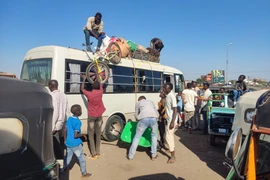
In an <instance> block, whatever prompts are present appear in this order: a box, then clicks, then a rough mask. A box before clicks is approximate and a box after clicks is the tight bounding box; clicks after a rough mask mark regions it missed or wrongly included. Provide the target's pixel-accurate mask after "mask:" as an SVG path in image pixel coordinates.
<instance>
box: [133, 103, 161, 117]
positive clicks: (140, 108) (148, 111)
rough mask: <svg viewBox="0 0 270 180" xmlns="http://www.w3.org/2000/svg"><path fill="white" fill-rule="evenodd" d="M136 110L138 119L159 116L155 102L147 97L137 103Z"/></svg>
mask: <svg viewBox="0 0 270 180" xmlns="http://www.w3.org/2000/svg"><path fill="white" fill-rule="evenodd" d="M135 112H136V118H137V119H138V120H141V119H143V118H151V117H152V118H158V117H159V113H158V111H157V108H156V106H155V104H154V103H153V102H152V101H150V100H146V99H142V100H140V101H139V102H138V103H137V104H136V109H135Z"/></svg>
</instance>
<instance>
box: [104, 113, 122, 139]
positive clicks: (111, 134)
mask: <svg viewBox="0 0 270 180" xmlns="http://www.w3.org/2000/svg"><path fill="white" fill-rule="evenodd" d="M123 128H124V120H123V119H122V118H121V117H120V116H118V115H113V116H111V117H110V118H109V119H108V120H107V122H106V125H105V128H104V131H103V134H102V136H103V138H104V139H105V140H107V141H110V142H111V141H115V140H118V139H119V138H120V135H121V132H122V131H123Z"/></svg>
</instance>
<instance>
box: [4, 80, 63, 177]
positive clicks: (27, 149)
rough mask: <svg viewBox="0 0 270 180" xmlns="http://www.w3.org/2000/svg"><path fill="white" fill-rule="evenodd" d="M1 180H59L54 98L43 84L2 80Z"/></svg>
mask: <svg viewBox="0 0 270 180" xmlns="http://www.w3.org/2000/svg"><path fill="white" fill-rule="evenodd" d="M0 84H1V88H0V137H1V139H0V162H1V168H0V176H1V177H0V179H4V180H6V179H19V180H24V179H25V180H26V179H27V180H28V179H38V180H40V179H58V172H59V165H58V163H57V161H56V159H55V158H54V152H53V138H52V115H53V106H52V98H51V95H50V94H49V93H48V92H47V90H46V89H45V88H44V87H43V86H42V85H39V84H36V83H31V82H27V81H22V80H18V79H13V78H7V77H0Z"/></svg>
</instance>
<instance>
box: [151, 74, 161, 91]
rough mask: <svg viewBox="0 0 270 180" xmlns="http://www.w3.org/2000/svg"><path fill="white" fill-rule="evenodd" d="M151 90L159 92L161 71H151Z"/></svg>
mask: <svg viewBox="0 0 270 180" xmlns="http://www.w3.org/2000/svg"><path fill="white" fill-rule="evenodd" d="M153 82H154V83H153V91H154V92H160V91H161V90H162V89H161V88H162V86H163V73H162V72H157V71H153Z"/></svg>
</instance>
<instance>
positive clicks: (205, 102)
mask: <svg viewBox="0 0 270 180" xmlns="http://www.w3.org/2000/svg"><path fill="white" fill-rule="evenodd" d="M211 95H212V91H211V90H210V89H207V90H206V91H204V93H203V98H204V99H208V98H209V97H210V96H211ZM206 104H207V101H202V105H201V107H204V106H205V105H206Z"/></svg>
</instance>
